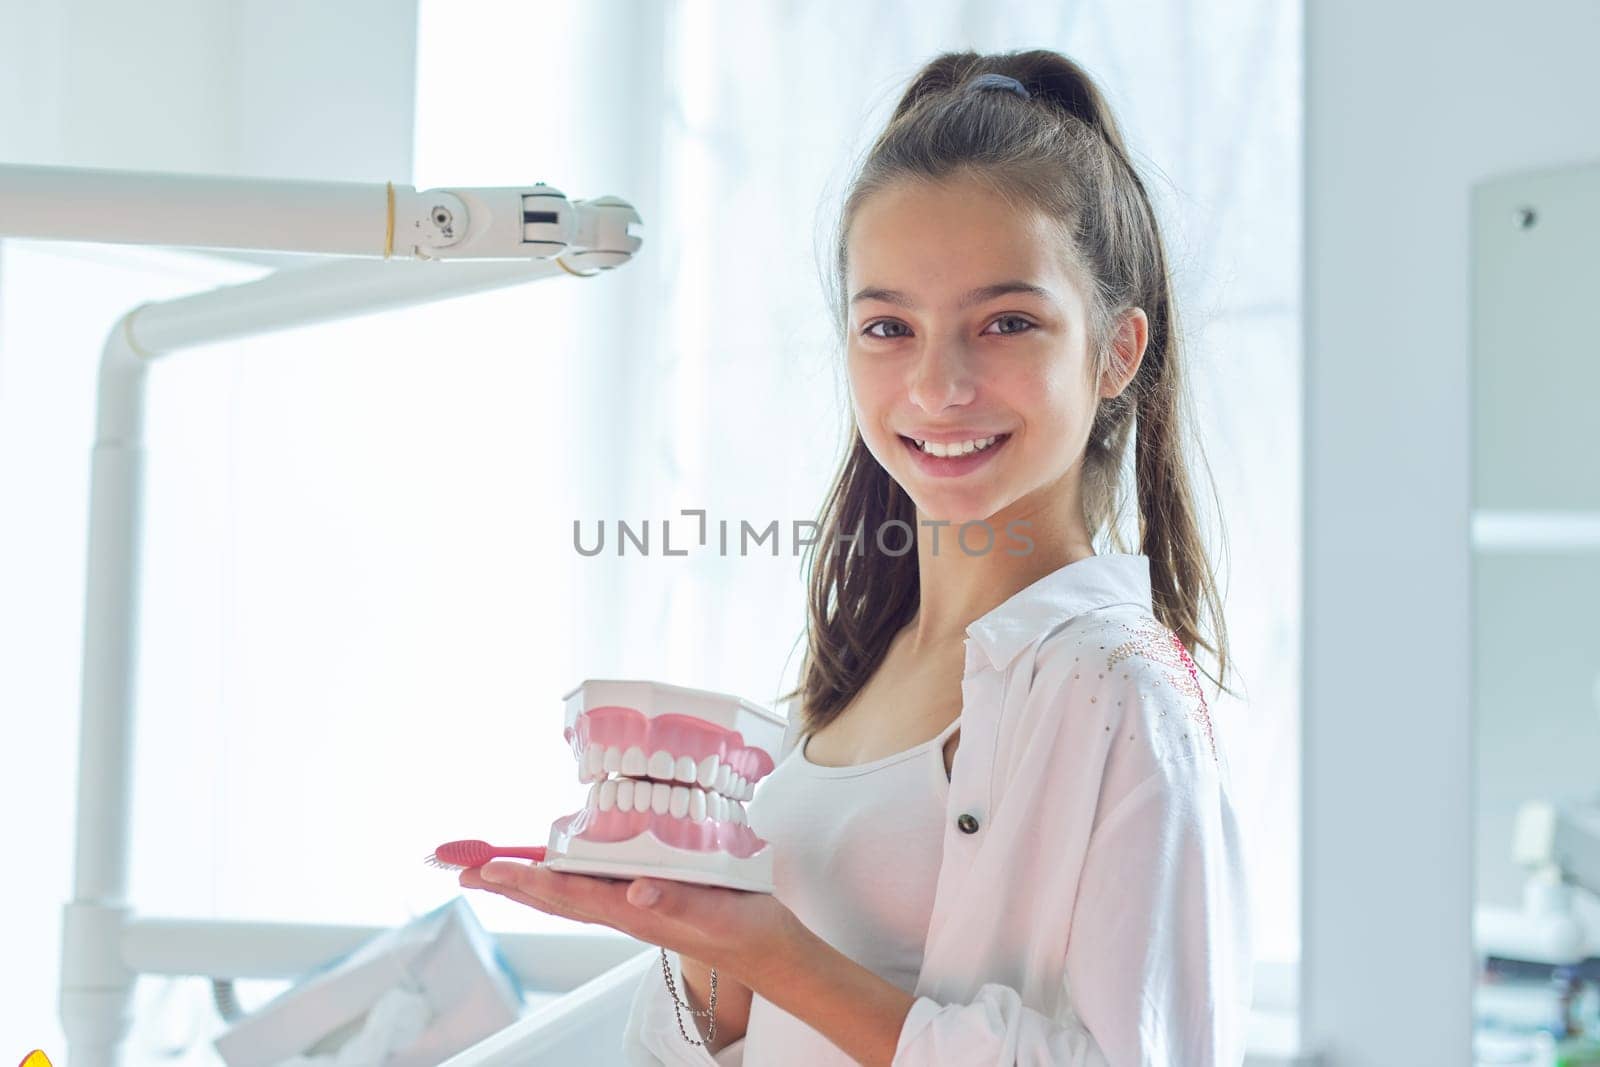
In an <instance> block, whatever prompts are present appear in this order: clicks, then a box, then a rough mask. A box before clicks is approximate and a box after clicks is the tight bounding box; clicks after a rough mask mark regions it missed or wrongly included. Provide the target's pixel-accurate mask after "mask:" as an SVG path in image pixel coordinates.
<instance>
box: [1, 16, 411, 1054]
mask: <svg viewBox="0 0 1600 1067" xmlns="http://www.w3.org/2000/svg"><path fill="white" fill-rule="evenodd" d="M416 22H417V18H416V6H415V3H414V2H409V0H360V2H341V3H339V4H326V3H310V2H271V3H268V2H260V0H232V2H227V3H219V2H216V0H187V2H185V0H151V2H143V3H138V4H128V3H114V2H109V0H0V26H3V27H4V32H0V161H4V162H16V163H41V164H60V165H71V166H86V167H108V168H122V169H133V170H137V169H151V170H163V171H183V172H196V173H215V174H229V175H260V176H272V177H308V178H309V177H318V178H333V179H348V180H369V181H370V180H393V181H395V182H397V183H401V182H404V183H409V182H410V180H411V178H410V175H411V166H412V127H413V115H414V106H413V96H414V88H413V83H414V74H415V52H416ZM63 247H64V246H63ZM202 274H205V272H203V271H202V272H197V274H196V276H195V277H194V278H193V279H192V280H190V281H188V282H185V281H184V280H183V279H181V278H178V279H173V281H175V282H176V283H177V286H178V287H177V289H176V290H175V292H171V293H169V292H167V291H166V290H165V289H163V291H161V292H154V291H151V290H150V289H148V288H145V289H140V290H132V291H127V292H124V291H123V290H122V289H121V288H119V287H120V286H125V285H127V284H129V282H128V279H129V278H132V279H133V280H134V281H135V282H138V281H139V280H140V279H141V277H143V278H146V279H147V278H148V277H149V275H141V274H140V273H138V272H136V271H132V270H129V271H119V270H117V269H114V268H108V269H106V270H104V271H103V272H102V273H101V275H100V276H98V280H99V281H100V282H101V283H102V284H100V285H99V286H97V287H96V290H95V292H94V293H93V294H88V296H87V297H86V298H85V299H84V300H80V301H75V302H72V303H71V304H69V305H67V306H64V307H63V308H62V311H61V315H62V318H61V319H60V320H58V321H59V322H60V328H59V329H57V330H53V331H49V332H48V333H47V334H45V335H43V336H40V335H33V336H34V338H35V340H34V341H31V342H30V343H29V344H27V345H25V346H20V345H19V346H17V347H15V348H4V347H0V694H3V695H0V755H3V756H4V759H5V766H4V769H3V771H0V813H4V814H3V815H0V828H3V829H4V831H5V840H6V849H5V853H6V855H5V859H4V860H0V871H3V872H4V874H3V877H4V880H5V892H4V903H5V908H4V910H3V912H0V956H3V957H4V959H5V960H6V966H5V967H4V968H3V969H0V1057H3V1056H7V1055H15V1056H18V1057H20V1056H21V1055H22V1052H25V1051H27V1050H28V1049H30V1048H46V1049H60V1048H61V1047H62V1045H61V1037H60V1032H59V1021H58V1019H57V1005H56V983H57V973H58V964H57V957H58V952H59V942H60V937H61V928H60V922H61V905H62V903H63V902H64V901H65V900H66V899H67V898H68V897H69V896H70V891H71V889H70V887H71V881H70V878H71V869H72V833H73V814H74V807H75V778H76V766H77V735H78V729H77V727H78V687H77V683H78V672H79V665H78V662H77V657H78V654H79V651H78V650H79V648H80V645H81V642H80V640H79V636H78V635H79V633H80V627H81V624H82V595H83V567H84V548H85V542H84V520H85V516H86V510H87V492H88V471H89V452H88V444H89V441H90V439H91V434H90V425H91V415H92V411H93V380H94V364H95V360H96V358H97V356H98V340H97V339H88V340H85V343H81V344H80V343H78V342H79V340H83V339H81V338H80V337H79V334H80V333H82V332H83V330H82V329H81V327H82V326H84V325H87V322H88V320H90V319H92V318H93V317H94V315H95V314H96V313H97V312H101V311H109V309H108V308H105V307H103V306H102V305H103V304H104V303H105V302H107V301H115V300H122V301H125V302H124V303H123V304H122V307H123V309H124V310H125V309H126V307H129V306H132V303H133V302H136V301H137V300H141V299H157V298H161V297H163V296H167V295H175V293H176V292H182V291H188V290H189V289H201V288H208V287H209V286H210V285H212V284H216V281H217V280H219V279H217V278H214V277H210V276H209V275H207V276H204V277H202V276H201V275H202ZM0 282H3V283H4V284H5V285H6V295H7V296H8V297H9V298H22V297H23V295H24V294H25V293H34V294H38V293H48V291H49V284H48V278H46V277H43V276H35V277H32V278H28V279H24V278H20V277H12V278H5V279H0ZM24 283H26V287H25V285H24ZM146 284H147V285H148V284H149V283H148V281H147V282H146ZM162 284H163V285H167V284H169V283H167V282H163V283H162ZM185 284H187V286H188V289H185V288H184V286H185ZM55 295H56V297H59V296H60V295H61V294H59V293H57V294H55ZM4 306H5V304H4V303H0V307H4ZM10 306H11V307H12V308H16V307H17V306H18V305H16V304H15V303H11V304H10ZM4 325H5V324H4V323H3V322H0V327H3V326H4ZM90 332H93V331H90ZM101 337H102V338H103V332H102V334H101ZM12 1049H17V1050H21V1051H18V1052H15V1053H13V1052H11V1051H10V1050H12Z"/></svg>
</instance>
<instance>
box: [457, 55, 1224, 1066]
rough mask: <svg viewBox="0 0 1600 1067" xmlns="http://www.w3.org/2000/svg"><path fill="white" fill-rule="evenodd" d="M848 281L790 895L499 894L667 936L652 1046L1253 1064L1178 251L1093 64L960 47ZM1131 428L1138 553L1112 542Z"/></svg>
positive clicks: (871, 179) (923, 97)
mask: <svg viewBox="0 0 1600 1067" xmlns="http://www.w3.org/2000/svg"><path fill="white" fill-rule="evenodd" d="M834 267H835V270H834V272H833V281H834V285H835V290H834V292H833V293H832V294H831V295H832V297H833V301H834V310H835V313H836V316H837V326H838V329H839V333H840V336H841V337H842V338H843V339H844V342H845V364H846V369H847V373H848V379H849V385H850V395H851V401H852V408H853V414H854V424H855V425H854V434H853V437H852V441H851V446H850V450H849V453H848V455H847V457H846V459H845V461H844V463H843V466H842V468H841V469H840V471H839V473H838V476H837V479H836V481H835V483H834V485H833V487H832V489H831V491H830V493H829V494H828V497H827V499H826V501H825V503H824V505H823V509H822V515H821V519H822V521H821V523H820V526H821V531H822V536H821V538H820V539H819V541H818V543H817V548H818V549H820V554H814V555H813V556H812V557H811V558H810V559H809V560H808V565H809V567H810V606H809V619H808V627H807V630H808V635H807V636H808V644H807V654H806V659H805V664H804V666H803V668H802V673H801V678H800V685H799V686H798V687H797V689H795V690H794V691H793V692H792V693H790V694H786V695H787V696H790V697H795V698H797V699H796V707H795V709H794V710H792V711H791V712H790V716H789V729H788V732H787V734H786V736H785V738H784V742H783V746H782V750H781V751H780V752H779V753H778V766H777V768H776V769H775V770H774V771H773V772H772V774H771V775H769V776H768V777H767V778H766V779H764V780H763V781H762V783H761V785H760V787H759V788H758V790H757V792H756V795H755V797H754V799H753V801H752V802H751V806H750V811H749V821H750V824H751V826H752V828H753V829H755V830H756V832H757V833H758V834H759V835H760V836H761V837H763V838H765V839H767V840H768V841H769V842H771V845H772V847H773V849H774V867H773V880H774V886H775V892H774V893H773V894H771V895H767V894H754V893H741V892H738V891H735V890H729V889H721V888H716V887H709V886H698V885H689V884H685V883H677V882H673V881H668V880H661V879H646V878H641V879H635V880H633V881H632V882H628V881H608V880H604V879H598V878H586V877H584V876H581V875H560V874H557V873H555V872H550V871H545V870H542V869H540V868H538V867H529V866H526V865H521V864H515V863H509V862H504V861H497V862H495V863H492V864H489V865H487V866H485V867H484V868H482V869H480V870H478V871H467V872H464V874H463V875H462V882H463V884H464V885H472V886H484V887H486V888H493V889H494V890H495V891H497V892H501V893H504V894H506V895H508V896H511V897H513V898H514V899H519V900H523V901H524V902H526V903H529V904H531V905H532V906H534V907H538V908H542V909H544V910H547V911H552V912H554V913H557V914H564V915H568V916H571V917H573V918H578V919H582V920H585V921H590V922H600V923H604V924H606V925H609V926H613V927H615V928H617V929H619V930H622V931H624V932H626V933H629V934H631V935H633V936H635V937H638V938H640V939H642V940H645V941H647V942H650V943H652V944H656V945H659V946H661V947H662V949H663V951H662V961H663V966H662V967H661V968H659V969H656V970H654V971H652V972H651V973H649V974H646V975H645V980H644V981H643V982H642V983H641V984H640V986H639V987H638V990H637V994H636V996H635V998H634V1001H633V1006H632V1014H631V1017H630V1019H629V1020H628V1028H627V1035H626V1039H625V1042H626V1046H627V1050H628V1052H629V1054H630V1056H631V1057H632V1058H633V1060H634V1061H635V1062H638V1063H668V1064H699V1065H711V1064H724V1065H729V1064H743V1065H745V1067H768V1065H778V1064H804V1065H806V1067H822V1065H825V1064H834V1063H838V1064H848V1063H864V1064H893V1065H896V1067H899V1065H906V1067H920V1065H934V1064H940V1065H951V1067H954V1065H961V1067H967V1065H974V1064H984V1065H989V1064H1002V1065H1004V1064H1033V1065H1040V1064H1074V1065H1089V1064H1113V1065H1118V1067H1121V1065H1134V1064H1171V1065H1175V1067H1210V1065H1218V1064H1229V1065H1237V1064H1239V1063H1240V1062H1241V1061H1242V1059H1243V1055H1244V1051H1243V1049H1244V1046H1243V1035H1244V1024H1245V1018H1246V1015H1247V1012H1248V1008H1249V1003H1250V994H1251V986H1250V974H1251V964H1252V954H1251V943H1252V938H1251V928H1250V920H1249V903H1248V887H1247V883H1246V879H1245V866H1246V864H1245V858H1244V855H1243V851H1242V843H1241V840H1240V831H1239V825H1238V820H1237V817H1236V812H1235V808H1234V802H1233V799H1232V795H1231V784H1230V779H1231V776H1230V773H1229V771H1228V763H1227V759H1226V755H1225V751H1224V746H1223V744H1222V739H1221V738H1220V737H1219V736H1217V733H1216V731H1215V730H1214V729H1213V726H1212V723H1211V719H1210V716H1209V713H1208V710H1207V704H1206V700H1205V696H1204V693H1203V692H1202V688H1201V682H1200V672H1199V670H1198V667H1197V665H1196V663H1195V662H1194V660H1193V659H1192V658H1191V656H1190V651H1189V650H1190V649H1202V650H1204V651H1206V652H1208V653H1210V654H1211V656H1212V657H1213V658H1214V659H1215V662H1216V668H1217V674H1216V677H1215V678H1214V679H1213V681H1214V683H1215V684H1216V685H1217V687H1218V688H1219V689H1222V690H1224V691H1226V689H1225V687H1224V686H1223V685H1222V678H1223V676H1224V675H1225V674H1226V672H1227V665H1228V658H1227V650H1226V645H1227V642H1226V634H1225V627H1224V624H1223V619H1222V612H1221V608H1220V601H1219V597H1218V593H1217V590H1216V583H1215V579H1214V577H1213V574H1212V570H1211V567H1210V564H1209V561H1208V560H1207V557H1206V553H1205V550H1204V546H1203V545H1202V540H1201V536H1200V531H1199V528H1198V522H1197V519H1196V514H1195V508H1194V505H1193V501H1192V498H1191V493H1190V479H1189V475H1188V471H1187V467H1186V463H1185V459H1184V454H1183V450H1182V442H1183V439H1184V434H1185V431H1186V422H1185V419H1186V410H1187V409H1186V397H1185V385H1184V373H1185V365H1184V362H1183V360H1182V354H1181V352H1180V350H1179V347H1178V338H1177V335H1176V324H1175V308H1174V305H1173V295H1172V285H1171V280H1170V278H1169V275H1168V269H1167V263H1166V255H1165V251H1164V248H1163V243H1162V238H1161V235H1160V232H1159V229H1158V227H1157V223H1156V217H1155V214H1154V211H1153V209H1152V206H1151V203H1150V200H1149V198H1148V196H1147V195H1146V192H1145V189H1144V186H1143V184H1142V183H1141V181H1140V179H1139V177H1138V175H1137V174H1136V173H1135V171H1134V168H1133V167H1132V165H1131V163H1130V162H1129V159H1128V155H1127V152H1126V149H1125V147H1124V144H1123V139H1122V136H1121V133H1120V131H1119V129H1118V126H1117V124H1116V122H1115V120H1114V118H1113V116H1112V114H1111V112H1110V111H1109V109H1108V108H1107V106H1106V104H1105V101H1104V99H1103V97H1102V95H1101V93H1100V91H1099V90H1098V88H1097V87H1096V85H1095V84H1094V82H1093V80H1092V79H1091V78H1090V77H1089V75H1088V74H1087V73H1085V72H1084V71H1083V70H1082V69H1081V68H1080V67H1079V66H1077V65H1076V64H1074V63H1073V62H1072V61H1071V60H1069V59H1067V58H1065V57H1063V56H1061V55H1059V54H1057V53H1054V52H1049V51H1026V52H1013V53H1004V54H997V55H980V54H977V53H972V52H959V53H948V54H945V55H941V56H939V57H938V58H936V59H934V60H933V61H932V62H930V63H928V64H927V65H926V66H925V67H924V68H923V69H922V70H921V71H920V72H919V73H918V74H917V75H916V76H915V77H914V79H913V80H912V82H911V84H910V86H909V87H908V88H907V90H906V92H905V95H904V96H903V98H902V99H901V100H900V102H899V105H898V107H897V108H896V110H895V112H894V116H893V118H892V119H891V121H890V123H889V125H888V127H887V128H886V129H885V130H884V131H883V133H882V134H881V135H880V136H879V138H878V139H877V141H876V142H875V143H874V145H873V146H872V148H871V150H870V152H869V153H868V155H867V157H866V158H865V160H864V161H863V163H862V166H861V169H860V171H859V173H858V175H857V176H856V179H855V181H854V182H853V184H852V185H851V187H850V191H849V194H848V196H847V198H846V201H845V206H844V210H843V213H842V216H841V219H840V224H839V230H838V238H837V244H836V259H835V263H834ZM1130 447H1131V452H1132V456H1131V468H1132V474H1133V485H1132V487H1131V488H1132V490H1133V493H1134V497H1135V503H1136V507H1137V516H1138V531H1139V546H1138V548H1139V550H1138V551H1137V552H1126V551H1116V550H1110V551H1097V548H1096V545H1097V544H1100V545H1105V544H1106V543H1107V542H1109V544H1110V545H1111V546H1120V545H1121V543H1122V542H1121V536H1120V531H1119V529H1118V523H1117V520H1118V515H1119V511H1120V504H1121V500H1122V497H1123V495H1124V484H1123V481H1124V479H1123V468H1124V465H1125V461H1126V460H1128V458H1129V457H1128V453H1129V450H1130ZM885 531H887V532H885ZM1202 615H1205V616H1208V618H1209V620H1210V627H1209V630H1210V633H1211V636H1210V637H1209V638H1207V637H1206V636H1204V635H1203V634H1202V626H1201V619H1202ZM491 875H503V876H504V880H503V881H502V882H501V883H500V884H498V885H486V882H485V880H486V879H488V878H489V877H490V876H491ZM651 890H654V891H655V892H656V894H657V895H656V896H655V898H654V900H653V901H652V900H651V899H650V894H649V891H651ZM688 1020H692V1021H690V1022H688V1025H685V1023H686V1021H688Z"/></svg>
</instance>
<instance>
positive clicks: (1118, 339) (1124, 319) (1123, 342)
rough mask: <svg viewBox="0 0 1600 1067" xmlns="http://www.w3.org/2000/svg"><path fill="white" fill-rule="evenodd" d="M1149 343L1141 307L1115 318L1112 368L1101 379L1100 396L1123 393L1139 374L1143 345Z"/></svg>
mask: <svg viewBox="0 0 1600 1067" xmlns="http://www.w3.org/2000/svg"><path fill="white" fill-rule="evenodd" d="M1149 341H1150V320H1149V318H1148V317H1147V316H1146V315H1145V313H1144V308H1129V309H1128V310H1127V311H1124V312H1123V313H1122V314H1121V315H1120V316H1118V318H1117V328H1116V330H1115V331H1114V332H1113V333H1112V335H1111V365H1110V366H1108V367H1107V368H1106V370H1105V373H1104V374H1102V375H1101V377H1100V396H1101V397H1103V398H1105V399H1108V400H1109V399H1110V398H1111V397H1114V396H1120V395H1121V394H1122V391H1123V390H1124V389H1126V388H1127V387H1128V383H1129V382H1131V381H1133V376H1134V375H1135V374H1137V373H1139V364H1140V362H1141V361H1143V359H1144V350H1145V345H1147V344H1148V343H1149Z"/></svg>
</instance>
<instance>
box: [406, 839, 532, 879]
mask: <svg viewBox="0 0 1600 1067" xmlns="http://www.w3.org/2000/svg"><path fill="white" fill-rule="evenodd" d="M545 848H546V846H544V845H532V846H529V847H526V848H498V847H496V846H494V845H491V844H489V842H487V841H478V840H467V841H446V842H445V843H444V844H442V845H440V846H439V847H438V848H436V849H434V850H433V851H432V852H430V853H429V854H428V855H426V856H424V857H423V858H422V862H424V863H426V864H428V866H430V867H439V868H441V869H443V870H447V871H462V870H466V869H467V868H469V867H482V866H483V865H484V864H485V863H488V862H489V861H490V860H492V859H522V860H533V861H534V862H535V863H543V862H544V853H545Z"/></svg>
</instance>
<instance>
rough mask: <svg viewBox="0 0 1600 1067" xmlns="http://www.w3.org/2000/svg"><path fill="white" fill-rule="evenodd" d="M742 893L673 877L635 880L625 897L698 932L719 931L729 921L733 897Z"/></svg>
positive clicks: (634, 904)
mask: <svg viewBox="0 0 1600 1067" xmlns="http://www.w3.org/2000/svg"><path fill="white" fill-rule="evenodd" d="M738 892H740V890H737V889H728V888H727V887H725V886H714V885H698V884H685V883H683V882H677V881H673V880H672V879H670V878H635V879H634V880H633V881H632V883H630V884H629V885H628V886H627V889H626V891H625V893H624V897H625V899H626V900H627V902H628V903H629V904H630V905H632V906H633V907H635V908H637V909H639V910H640V911H648V912H649V913H651V914H652V915H659V916H661V917H662V918H664V919H671V920H673V921H675V922H681V923H683V924H685V925H687V926H692V927H695V928H696V929H702V930H709V929H716V928H718V927H719V926H721V925H723V924H724V923H725V922H726V918H727V914H728V912H727V909H728V907H729V905H730V904H731V903H732V901H730V900H729V897H730V896H731V895H732V894H735V893H738Z"/></svg>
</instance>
